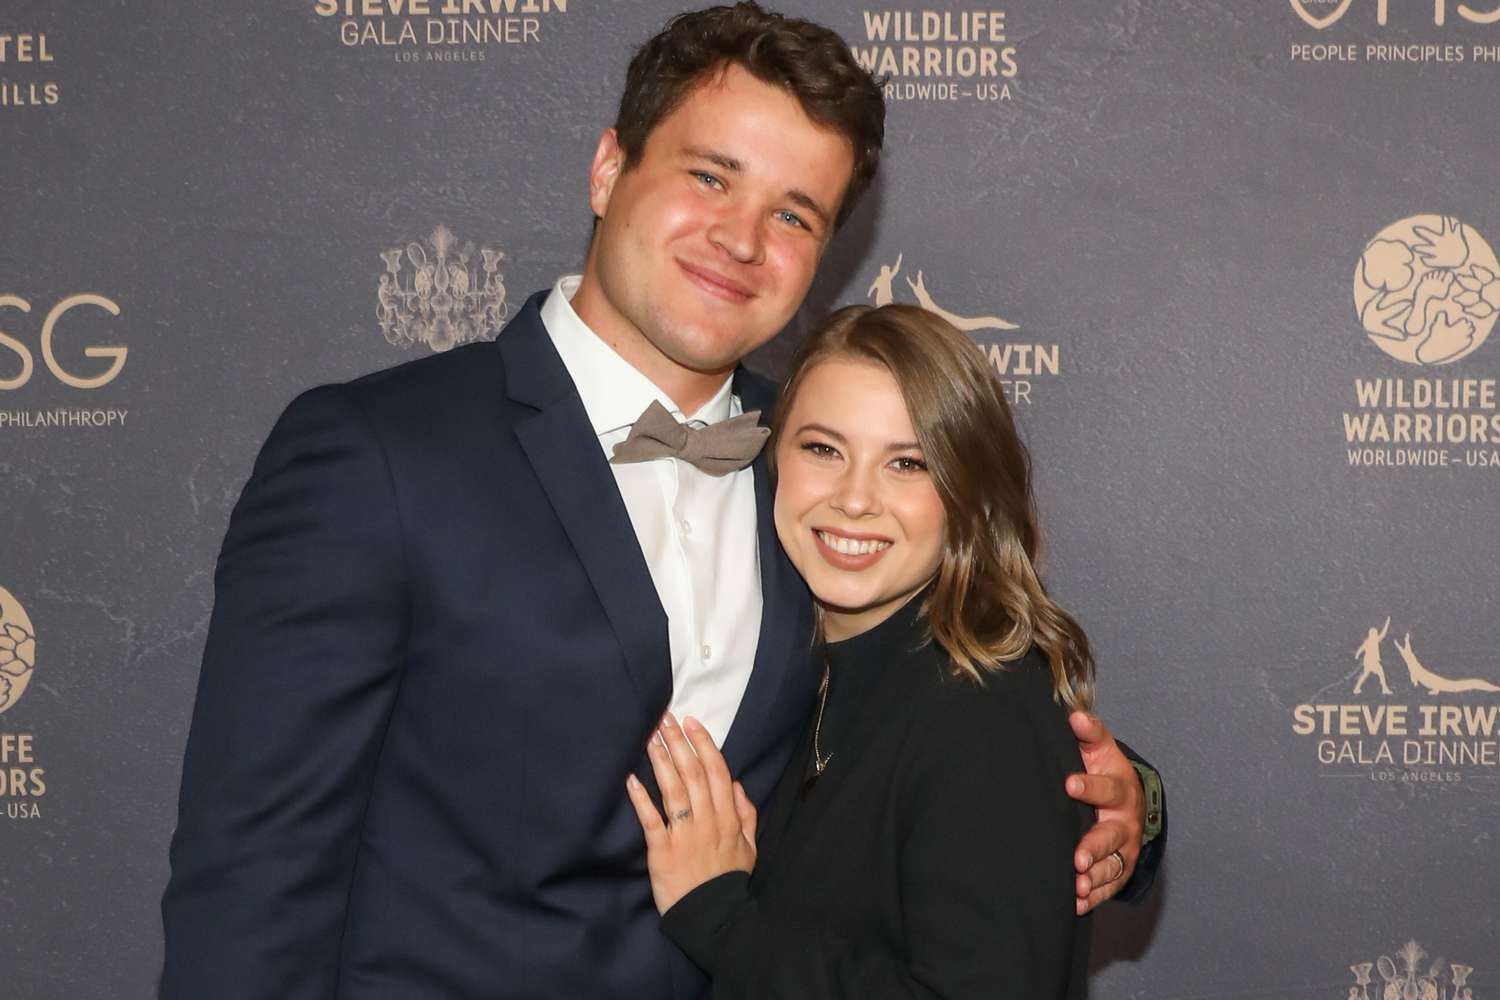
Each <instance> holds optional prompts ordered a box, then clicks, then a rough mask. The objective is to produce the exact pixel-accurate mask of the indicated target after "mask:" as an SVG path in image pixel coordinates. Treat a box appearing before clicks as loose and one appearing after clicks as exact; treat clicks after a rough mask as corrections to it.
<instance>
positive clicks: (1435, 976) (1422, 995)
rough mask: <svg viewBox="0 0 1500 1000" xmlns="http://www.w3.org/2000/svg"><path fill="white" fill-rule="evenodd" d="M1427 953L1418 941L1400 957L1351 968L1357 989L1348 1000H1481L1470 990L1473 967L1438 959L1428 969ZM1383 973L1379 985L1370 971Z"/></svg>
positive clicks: (1406, 945) (1405, 946)
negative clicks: (1381, 981)
mask: <svg viewBox="0 0 1500 1000" xmlns="http://www.w3.org/2000/svg"><path fill="white" fill-rule="evenodd" d="M1426 958H1427V951H1426V949H1424V948H1423V947H1422V946H1421V945H1419V944H1417V942H1415V941H1408V942H1406V944H1405V945H1404V946H1403V947H1402V948H1401V950H1400V951H1398V952H1396V957H1395V958H1392V957H1391V956H1389V955H1381V956H1380V958H1379V959H1378V960H1377V961H1374V962H1359V963H1357V964H1355V965H1351V966H1349V971H1350V972H1352V973H1354V985H1353V986H1351V987H1349V993H1348V995H1347V998H1348V1000H1477V997H1476V996H1475V994H1474V990H1473V988H1472V987H1471V986H1469V976H1471V975H1473V973H1474V967H1473V966H1472V965H1459V964H1458V963H1457V962H1447V961H1445V960H1444V959H1442V958H1435V959H1433V960H1432V964H1431V965H1428V964H1427V963H1426V962H1425V961H1424V959H1426ZM1372 969H1373V970H1375V971H1376V972H1378V973H1380V978H1381V979H1382V980H1383V983H1381V984H1378V985H1377V984H1376V983H1375V982H1374V980H1373V979H1372V978H1371V976H1370V971H1371V970H1372Z"/></svg>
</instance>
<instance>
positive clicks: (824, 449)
mask: <svg viewBox="0 0 1500 1000" xmlns="http://www.w3.org/2000/svg"><path fill="white" fill-rule="evenodd" d="M802 450H803V451H805V452H808V453H809V454H811V455H813V456H815V457H817V458H833V457H834V456H835V455H837V454H838V452H837V451H836V450H834V448H833V446H832V445H827V444H824V443H823V442H821V441H807V442H804V443H803V445H802Z"/></svg>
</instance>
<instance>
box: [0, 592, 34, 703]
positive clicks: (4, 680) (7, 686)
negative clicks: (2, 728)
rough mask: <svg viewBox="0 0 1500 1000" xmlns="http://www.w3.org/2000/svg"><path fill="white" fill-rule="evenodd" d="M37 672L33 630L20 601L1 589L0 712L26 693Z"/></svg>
mask: <svg viewBox="0 0 1500 1000" xmlns="http://www.w3.org/2000/svg"><path fill="white" fill-rule="evenodd" d="M35 669H36V629H34V628H33V627H32V625H31V619H30V618H28V617H26V609H25V608H23V607H21V602H20V601H18V600H16V599H15V596H14V595H12V594H11V592H10V591H8V590H6V589H5V588H4V587H0V712H4V711H5V710H6V709H8V708H10V707H12V706H13V705H15V703H16V702H18V701H20V700H21V695H23V694H25V693H26V685H28V684H30V683H31V675H32V674H33V673H34V672H35Z"/></svg>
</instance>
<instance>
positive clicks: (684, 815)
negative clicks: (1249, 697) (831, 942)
mask: <svg viewBox="0 0 1500 1000" xmlns="http://www.w3.org/2000/svg"><path fill="white" fill-rule="evenodd" d="M692 818H693V811H692V810H691V809H679V810H677V811H676V812H674V813H673V814H672V822H673V823H681V822H683V821H684V820H689V819H692ZM1122 870H1123V869H1122Z"/></svg>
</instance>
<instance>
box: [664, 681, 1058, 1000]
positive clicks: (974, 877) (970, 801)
mask: <svg viewBox="0 0 1500 1000" xmlns="http://www.w3.org/2000/svg"><path fill="white" fill-rule="evenodd" d="M923 729H924V730H925V732H926V733H927V737H926V738H925V739H924V744H925V746H924V747H923V748H921V749H920V750H918V751H917V753H916V755H915V758H916V759H915V760H914V766H913V767H912V769H911V770H910V772H909V773H908V775H907V776H906V778H905V779H904V780H903V783H902V788H903V789H904V790H905V792H904V793H903V798H902V800H901V804H900V807H899V808H900V810H901V814H902V816H903V817H904V820H903V822H904V826H905V830H904V832H903V836H902V839H901V847H900V859H901V860H900V870H901V878H900V886H899V900H900V908H901V923H902V926H903V928H904V935H903V940H902V941H899V942H884V941H869V940H858V941H856V940H850V939H847V938H843V937H840V936H839V935H838V934H835V933H833V932H831V931H829V930H828V929H826V928H825V927H822V926H819V924H818V923H817V922H815V921H811V920H804V921H800V922H799V921H796V920H792V919H788V916H787V914H784V913H776V914H775V915H768V914H767V913H766V912H765V911H764V910H763V909H762V908H761V907H760V904H759V903H758V902H757V901H756V899H755V898H754V897H753V896H752V895H751V894H750V893H749V891H748V885H747V876H745V875H744V874H742V873H739V874H730V875H725V876H721V877H720V878H719V879H716V880H714V881H712V882H709V883H707V884H706V885H704V886H700V887H699V888H698V889H697V890H695V891H694V892H693V893H691V894H689V895H688V896H686V897H684V898H683V900H681V901H679V902H678V904H677V905H676V906H674V907H673V908H672V909H670V910H668V911H667V913H666V915H665V916H664V918H663V927H664V929H665V930H666V932H667V934H668V936H669V937H671V938H672V939H673V940H674V941H675V942H677V944H678V945H679V946H680V947H682V948H683V950H684V951H686V952H687V953H688V955H689V956H690V957H692V958H693V960H694V961H695V962H697V963H698V964H699V965H700V966H702V967H703V968H704V969H705V971H707V972H708V973H709V974H710V975H711V976H712V977H713V979H714V992H713V995H714V997H715V1000H764V998H768V997H787V998H792V997H795V998H797V1000H856V998H857V1000H898V998H899V1000H917V998H921V1000H935V998H943V1000H979V998H984V1000H1036V998H1038V997H1054V996H1064V995H1068V989H1069V983H1070V981H1071V980H1070V977H1071V976H1073V975H1074V974H1075V969H1074V964H1075V963H1074V961H1073V957H1074V956H1073V948H1074V947H1075V942H1076V941H1077V940H1078V938H1077V936H1076V931H1077V921H1078V919H1079V918H1078V917H1077V916H1075V915H1074V908H1073V898H1074V897H1073V892H1072V865H1071V863H1070V857H1071V855H1072V849H1073V845H1074V843H1075V842H1076V840H1077V836H1078V833H1079V830H1078V820H1077V818H1076V816H1077V813H1076V812H1075V811H1074V808H1073V806H1072V805H1071V803H1070V802H1069V801H1068V800H1067V798H1066V796H1064V794H1063V792H1062V786H1061V782H1060V781H1058V780H1056V777H1057V775H1058V774H1059V771H1058V768H1057V766H1056V764H1049V763H1048V762H1047V761H1046V758H1045V750H1044V749H1043V742H1042V740H1041V737H1040V734H1039V733H1037V732H1036V730H1034V729H1033V728H1032V726H1031V724H1030V722H1029V720H1028V719H1027V717H1026V716H1025V714H1024V713H1023V712H1021V711H1019V710H1012V711H1009V712H1005V713H1000V714H997V712H996V711H995V705H994V703H993V702H989V701H987V700H986V699H981V698H967V699H961V700H959V701H956V702H949V703H947V704H946V705H945V708H944V712H943V714H942V718H941V719H940V720H939V719H931V720H929V721H928V723H927V724H925V725H924V726H923ZM996 788H1008V789H1011V790H1012V792H1011V794H1010V796H1009V797H1001V796H997V795H996V794H995V789H996ZM679 911H680V912H679ZM1085 919H1087V918H1085Z"/></svg>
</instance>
